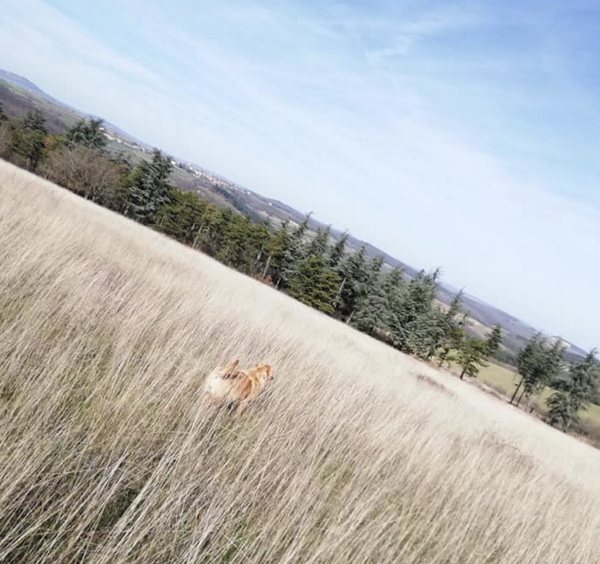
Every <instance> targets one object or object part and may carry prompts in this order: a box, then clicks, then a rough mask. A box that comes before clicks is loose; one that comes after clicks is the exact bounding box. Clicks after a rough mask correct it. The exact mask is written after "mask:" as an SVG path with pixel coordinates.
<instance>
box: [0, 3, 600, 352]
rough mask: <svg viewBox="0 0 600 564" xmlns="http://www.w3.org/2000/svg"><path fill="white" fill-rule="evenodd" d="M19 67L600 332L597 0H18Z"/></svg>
mask: <svg viewBox="0 0 600 564" xmlns="http://www.w3.org/2000/svg"><path fill="white" fill-rule="evenodd" d="M1 13H2V15H1V17H0V68H4V69H6V70H9V71H12V72H15V73H18V74H21V75H23V76H25V77H27V78H28V79H30V80H31V81H33V82H34V83H36V84H37V85H38V86H39V87H41V88H42V89H43V90H45V91H46V92H47V93H49V94H51V95H53V96H54V97H56V98H58V99H60V100H62V101H64V102H66V103H69V104H71V105H73V106H75V107H77V108H79V109H81V110H84V111H87V112H90V113H93V114H96V115H99V116H102V117H103V118H105V119H107V120H109V121H111V122H112V123H115V124H117V125H118V126H119V127H121V128H122V129H124V130H126V131H128V132H129V133H131V134H132V135H134V136H136V137H137V138H139V139H142V140H144V141H146V142H148V143H150V144H153V145H156V146H158V147H160V148H161V149H163V150H165V151H166V152H168V153H170V154H173V155H176V156H178V157H180V158H183V159H186V160H191V161H194V162H197V163H198V164H200V165H201V166H204V167H205V168H208V169H209V170H212V171H213V172H216V173H218V174H221V175H223V176H225V177H227V178H229V179H230V180H233V181H235V182H237V183H239V184H241V185H243V186H246V187H247V188H250V189H252V190H254V191H256V192H258V193H260V194H262V195H264V196H268V197H273V198H276V199H279V200H281V201H283V202H285V203H287V204H290V205H292V206H294V207H295V208H297V209H298V210H300V211H302V212H309V211H313V212H314V214H315V217H316V218H317V219H319V220H321V221H323V222H326V223H331V224H333V226H334V227H335V228H337V229H348V230H349V231H350V232H351V233H352V234H353V235H355V236H357V237H359V238H361V239H364V240H367V241H369V242H371V243H373V244H375V245H377V246H378V247H380V248H381V249H383V250H385V251H386V252H388V253H390V254H392V255H393V256H396V257H397V258H399V259H400V260H402V261H404V262H406V263H408V264H410V265H412V266H414V267H416V268H425V269H432V268H434V267H437V266H440V267H442V272H443V278H444V280H445V281H446V282H448V283H450V284H452V285H453V286H455V287H465V289H466V291H467V292H468V293H470V294H472V295H474V296H477V297H478V298H480V299H482V300H484V301H487V302H489V303H491V304H493V305H495V306H497V307H500V308H502V309H504V310H505V311H507V312H509V313H512V314H513V315H516V316H517V317H519V318H521V319H523V320H524V321H527V322H529V323H531V324H533V325H534V326H535V327H537V328H539V329H542V330H544V331H546V332H548V333H549V334H551V335H560V336H562V337H564V338H566V339H568V340H571V341H573V342H575V343H576V344H578V345H580V346H582V347H586V348H591V347H594V346H600V330H599V320H600V299H599V298H600V295H599V288H598V280H600V261H599V260H598V251H599V249H600V187H599V181H600V65H599V64H598V61H599V59H600V2H599V1H598V0H562V1H558V0H527V1H526V2H523V1H522V0H498V1H496V0H478V1H473V0H468V1H461V0H456V1H453V2H449V1H447V0H395V1H391V0H390V1H383V0H371V1H367V0H364V1H359V0H347V1H345V2H342V1H327V0H321V1H315V0H303V1H302V2H299V1H295V2H292V1H286V0H266V1H256V2H246V1H239V0H229V1H227V2H214V1H212V2H204V1H193V0H180V1H179V2H166V1H163V2H160V1H158V0H143V1H142V0H132V1H128V2H126V3H125V2H121V1H119V0H96V1H94V2H80V1H78V0H53V1H51V0H3V1H2V8H1Z"/></svg>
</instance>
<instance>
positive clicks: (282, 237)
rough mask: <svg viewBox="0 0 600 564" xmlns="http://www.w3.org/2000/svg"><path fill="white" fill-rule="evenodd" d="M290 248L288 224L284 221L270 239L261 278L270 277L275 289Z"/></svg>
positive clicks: (279, 280)
mask: <svg viewBox="0 0 600 564" xmlns="http://www.w3.org/2000/svg"><path fill="white" fill-rule="evenodd" d="M289 246H290V234H289V233H288V222H287V221H284V222H283V223H282V224H281V227H280V228H279V229H278V230H277V232H276V233H275V235H274V236H273V237H271V239H270V241H269V244H268V247H267V253H268V256H267V262H266V264H265V268H264V270H263V278H266V277H267V276H270V277H271V280H272V281H273V282H274V283H275V286H276V287H279V285H280V284H281V278H282V276H283V271H284V269H285V268H286V263H285V260H286V257H287V256H288V249H289Z"/></svg>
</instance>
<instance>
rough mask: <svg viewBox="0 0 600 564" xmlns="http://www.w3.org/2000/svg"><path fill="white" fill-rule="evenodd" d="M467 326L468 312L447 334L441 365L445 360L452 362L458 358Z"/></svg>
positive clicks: (440, 356)
mask: <svg viewBox="0 0 600 564" xmlns="http://www.w3.org/2000/svg"><path fill="white" fill-rule="evenodd" d="M465 326H466V314H465V315H464V316H463V317H462V319H460V320H459V321H458V322H457V323H456V325H453V326H452V328H451V330H450V332H449V333H448V334H447V335H446V336H445V337H446V338H445V340H444V343H443V344H442V347H441V351H440V353H439V359H440V362H439V366H440V367H441V366H443V365H444V362H448V363H450V362H451V361H453V360H456V353H457V352H458V351H459V350H460V349H461V347H462V344H463V341H464V339H465V337H466V334H465ZM453 351H454V353H453Z"/></svg>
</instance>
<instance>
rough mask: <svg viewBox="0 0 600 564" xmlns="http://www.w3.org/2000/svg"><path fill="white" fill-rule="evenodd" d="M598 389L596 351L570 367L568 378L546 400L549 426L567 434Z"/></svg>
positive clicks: (598, 373) (599, 380) (599, 368)
mask: <svg viewBox="0 0 600 564" xmlns="http://www.w3.org/2000/svg"><path fill="white" fill-rule="evenodd" d="M599 388H600V366H599V365H598V360H597V359H596V351H595V350H593V351H591V352H590V353H589V354H588V355H587V356H586V357H585V358H584V359H583V360H582V361H581V362H579V363H578V364H576V365H574V366H571V368H570V369H569V374H568V378H567V380H566V382H565V383H563V384H562V385H561V386H560V389H558V390H556V391H555V392H554V393H553V394H552V395H551V396H550V397H549V398H548V400H547V402H546V403H547V405H548V407H549V412H548V415H549V417H550V424H551V425H552V426H554V427H561V428H562V430H563V431H565V432H568V431H569V429H570V428H571V426H572V425H578V424H579V422H580V420H579V412H580V411H581V410H582V409H586V408H587V407H588V405H589V404H590V402H591V400H592V398H593V397H594V395H595V394H596V393H597V392H598V389H599Z"/></svg>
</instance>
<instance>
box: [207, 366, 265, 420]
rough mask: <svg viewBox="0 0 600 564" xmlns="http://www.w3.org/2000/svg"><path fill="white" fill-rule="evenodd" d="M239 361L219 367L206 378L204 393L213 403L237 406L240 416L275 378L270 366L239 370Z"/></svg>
mask: <svg viewBox="0 0 600 564" xmlns="http://www.w3.org/2000/svg"><path fill="white" fill-rule="evenodd" d="M239 362H240V361H239V360H236V361H235V362H233V363H232V364H230V365H229V366H217V368H215V369H214V370H213V371H212V372H211V373H210V374H209V375H208V376H207V378H206V382H205V383H204V391H205V392H206V393H207V394H208V396H209V397H210V399H211V402H212V403H227V404H228V405H229V406H235V413H237V414H239V413H241V412H242V411H244V409H246V407H247V406H248V404H249V403H250V402H251V401H252V400H254V399H256V398H257V397H258V395H259V394H260V393H261V392H262V391H263V390H264V388H265V386H266V385H267V382H268V381H269V380H271V379H272V378H273V369H272V368H271V366H270V365H269V364H257V365H256V366H255V367H254V368H247V369H245V370H238V368H237V366H238V364H239Z"/></svg>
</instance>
